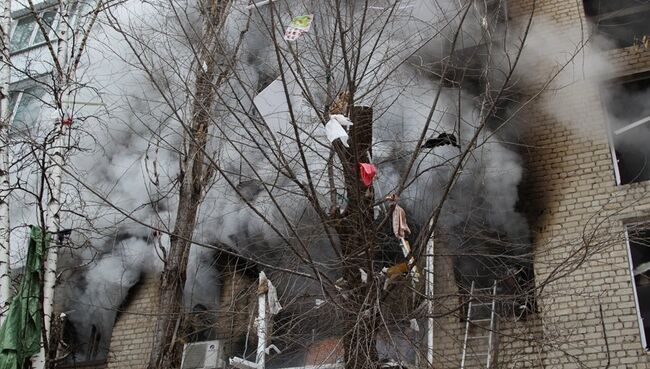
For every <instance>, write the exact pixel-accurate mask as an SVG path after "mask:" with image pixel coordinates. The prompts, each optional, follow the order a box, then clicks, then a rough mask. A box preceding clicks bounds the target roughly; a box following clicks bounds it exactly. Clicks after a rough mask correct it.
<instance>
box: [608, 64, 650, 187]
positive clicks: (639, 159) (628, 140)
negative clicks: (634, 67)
mask: <svg viewBox="0 0 650 369" xmlns="http://www.w3.org/2000/svg"><path fill="white" fill-rule="evenodd" d="M602 95H603V100H604V101H603V103H604V105H605V110H606V111H607V114H608V121H609V128H610V138H611V140H610V141H611V145H612V155H613V157H614V162H615V165H614V169H615V172H616V179H617V183H618V184H622V185H624V184H628V183H634V182H642V181H647V180H650V145H648V142H650V103H649V102H648V101H650V100H649V99H650V76H648V75H644V76H640V77H639V76H635V77H633V78H632V79H628V80H627V81H625V82H617V83H613V84H611V85H608V86H607V88H605V89H604V90H603V93H602Z"/></svg>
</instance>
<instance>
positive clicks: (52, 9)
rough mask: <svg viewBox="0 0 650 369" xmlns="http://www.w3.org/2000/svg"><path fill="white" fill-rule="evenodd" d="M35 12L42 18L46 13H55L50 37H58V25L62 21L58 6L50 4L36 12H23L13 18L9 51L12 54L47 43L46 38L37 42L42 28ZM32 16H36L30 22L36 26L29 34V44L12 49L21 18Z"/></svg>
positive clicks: (49, 33)
mask: <svg viewBox="0 0 650 369" xmlns="http://www.w3.org/2000/svg"><path fill="white" fill-rule="evenodd" d="M34 13H36V15H38V17H39V18H40V19H41V20H43V19H44V15H45V14H47V13H54V17H53V18H52V24H51V28H52V29H50V30H49V32H48V37H49V38H50V40H52V39H53V38H55V37H56V28H57V27H58V24H59V21H60V18H61V17H60V15H59V12H58V11H57V10H56V8H55V7H54V6H48V7H45V8H43V9H40V10H37V11H35V12H33V11H31V10H30V11H29V12H27V14H23V15H21V16H19V17H16V18H13V19H12V22H11V23H12V24H11V33H10V35H11V36H10V37H9V45H10V50H9V52H10V54H12V55H14V54H18V53H22V52H25V51H28V50H31V49H34V48H37V47H40V46H42V45H45V44H46V43H47V40H45V39H44V40H42V41H40V42H35V41H36V37H37V35H39V34H40V32H41V30H40V28H39V27H38V23H37V22H36V17H35V14H34ZM30 17H33V18H34V19H33V21H32V22H30V23H33V24H34V28H33V29H32V32H31V34H30V36H29V40H28V41H27V45H26V46H23V47H20V48H17V49H15V50H11V47H12V43H13V38H14V34H15V32H16V28H18V24H19V23H20V21H21V20H23V19H27V18H30Z"/></svg>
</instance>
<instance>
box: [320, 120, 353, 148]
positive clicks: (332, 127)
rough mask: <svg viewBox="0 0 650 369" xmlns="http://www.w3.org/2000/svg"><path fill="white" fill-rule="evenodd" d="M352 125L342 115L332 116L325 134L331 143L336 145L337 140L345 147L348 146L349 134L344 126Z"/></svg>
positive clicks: (326, 126)
mask: <svg viewBox="0 0 650 369" xmlns="http://www.w3.org/2000/svg"><path fill="white" fill-rule="evenodd" d="M351 125H352V122H351V121H350V120H349V119H348V118H347V117H345V116H344V115H341V114H332V115H330V120H329V122H327V124H326V125H325V133H326V134H327V139H328V140H329V142H331V143H334V141H336V140H341V143H342V144H343V146H345V147H349V146H348V138H349V136H348V133H347V132H346V131H345V129H343V126H346V127H349V126H351Z"/></svg>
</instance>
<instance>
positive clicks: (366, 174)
mask: <svg viewBox="0 0 650 369" xmlns="http://www.w3.org/2000/svg"><path fill="white" fill-rule="evenodd" d="M359 174H360V175H361V180H362V181H363V184H364V185H365V186H366V187H370V185H371V184H372V179H373V178H375V174H377V168H375V166H374V165H372V164H369V163H360V164H359Z"/></svg>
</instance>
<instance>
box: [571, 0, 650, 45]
mask: <svg viewBox="0 0 650 369" xmlns="http://www.w3.org/2000/svg"><path fill="white" fill-rule="evenodd" d="M583 4H584V8H585V15H586V16H587V18H589V19H590V20H591V21H592V23H593V24H594V34H595V35H596V36H599V37H597V39H596V42H597V43H598V44H599V46H601V47H606V48H622V47H628V46H632V45H635V44H642V43H645V42H646V41H645V40H647V39H648V38H649V37H650V22H648V19H650V0H616V1H612V0H584V1H583Z"/></svg>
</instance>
